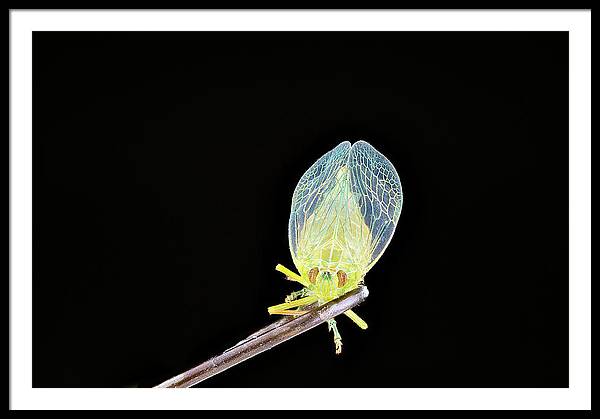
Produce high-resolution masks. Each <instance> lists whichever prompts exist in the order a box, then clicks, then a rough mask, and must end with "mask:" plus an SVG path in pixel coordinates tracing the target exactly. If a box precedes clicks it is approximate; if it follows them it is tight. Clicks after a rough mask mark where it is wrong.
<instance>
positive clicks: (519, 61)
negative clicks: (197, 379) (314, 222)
mask: <svg viewBox="0 0 600 419" xmlns="http://www.w3.org/2000/svg"><path fill="white" fill-rule="evenodd" d="M33 46H34V74H33V82H34V91H33V97H34V127H33V128H34V132H33V133H34V284H33V286H34V289H33V298H34V300H33V302H34V311H33V315H34V324H33V326H34V329H33V331H34V334H33V344H34V347H33V349H34V354H33V366H34V370H33V380H34V386H36V387H132V386H141V387H144V386H152V385H155V384H158V383H159V382H161V381H163V380H164V379H167V378H169V377H170V376H172V375H175V374H177V373H179V372H182V371H183V370H185V369H187V368H189V367H191V366H193V365H195V364H197V363H198V362H200V361H203V360H205V359H207V358H209V357H210V356H212V355H215V354H217V353H219V352H221V351H222V350H223V349H226V348H227V347H229V346H230V345H232V344H234V343H235V342H237V341H239V340H240V339H242V338H244V337H245V336H246V335H247V334H249V333H250V332H252V331H254V330H256V329H258V328H260V327H262V326H264V325H265V324H267V323H268V322H270V321H271V320H272V318H269V316H268V314H267V312H266V307H267V306H269V305H273V304H276V303H279V302H281V301H282V300H283V298H284V297H285V295H287V294H288V293H289V292H291V291H292V290H294V289H296V288H297V287H295V286H294V284H293V283H291V282H287V281H284V280H283V279H282V276H281V275H280V274H279V273H277V272H275V271H274V269H273V268H274V266H275V264H277V263H283V264H285V265H287V266H291V265H292V262H291V257H290V255H289V250H288V242H287V219H288V216H289V207H290V200H291V195H292V192H293V189H294V187H295V185H296V183H297V181H298V180H299V178H300V176H301V175H302V174H303V173H304V171H305V170H306V169H308V167H309V166H310V165H311V164H312V163H313V162H314V161H315V160H316V159H317V158H319V157H320V156H321V155H322V154H324V153H325V152H327V151H328V150H329V149H331V148H333V147H334V146H335V145H336V144H337V143H339V142H340V141H342V140H346V139H348V140H351V141H352V140H358V139H364V140H367V141H369V142H370V143H371V144H372V145H374V146H375V147H376V148H377V149H378V150H379V151H381V152H382V153H383V154H385V155H386V156H387V157H388V158H389V159H390V160H391V161H392V162H393V163H394V165H395V166H396V168H397V170H398V173H399V175H400V178H401V180H402V184H403V189H404V194H405V201H404V207H403V212H402V215H401V217H400V223H399V227H398V229H397V230H396V234H395V236H394V238H393V240H392V241H391V244H390V246H389V247H388V249H387V251H386V253H385V255H384V256H383V257H382V259H381V260H380V261H379V262H378V263H377V265H376V266H375V267H374V268H373V269H372V271H371V272H370V273H369V275H368V276H367V278H366V283H367V285H368V287H369V290H370V296H369V298H368V300H367V302H366V303H364V304H363V305H361V306H360V307H359V308H357V310H356V311H357V312H358V313H359V314H360V315H361V316H362V317H363V318H365V320H366V321H367V322H368V323H369V326H370V327H369V329H368V330H367V331H361V330H359V329H358V328H357V327H356V326H354V325H353V324H352V323H351V322H350V321H349V320H347V319H345V318H340V319H339V321H338V325H339V327H340V332H341V334H342V336H343V338H344V352H343V354H342V355H341V356H336V355H335V354H334V348H333V342H332V338H331V335H330V334H329V333H328V331H327V328H326V326H320V327H318V328H316V329H314V330H312V331H310V332H308V333H306V334H304V335H302V336H300V337H298V338H295V339H293V340H292V341H290V342H286V343H285V344H283V345H280V346H278V347H277V348H275V349H273V350H271V351H269V352H268V353H264V354H261V355H260V356H258V357H256V358H254V359H252V360H250V361H247V362H245V363H243V364H242V365H239V366H237V367H235V368H232V369H230V370H228V371H226V372H225V373H223V374H220V375H219V376H216V377H214V378H212V379H210V380H208V381H206V382H204V383H202V384H200V386H203V387H204V386H219V387H230V386H237V387H246V386H252V387H254V386H256V387H280V386H293V387H313V386H314V387H345V386H349V387H565V386H567V385H568V224H567V223H568V221H567V217H568V119H567V118H568V35H567V33H441V32H440V33H385V32H380V33H72V32H71V33H35V34H34V44H33Z"/></svg>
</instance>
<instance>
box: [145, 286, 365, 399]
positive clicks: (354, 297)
mask: <svg viewBox="0 0 600 419" xmlns="http://www.w3.org/2000/svg"><path fill="white" fill-rule="evenodd" d="M368 295H369V290H368V289H367V287H364V286H361V287H358V288H357V289H355V290H352V291H350V292H349V293H347V294H345V295H343V296H341V297H339V298H337V299H335V300H333V301H330V302H328V303H327V304H324V305H322V306H320V307H314V308H312V309H311V310H310V311H309V312H308V313H306V314H303V315H301V316H298V317H291V316H290V317H284V318H282V319H279V320H278V321H276V322H274V323H272V324H270V325H269V326H267V327H264V328H263V329H261V330H259V331H258V332H256V333H253V334H252V335H250V336H248V337H247V338H246V339H244V340H243V341H241V342H239V343H238V344H237V345H235V346H233V347H231V348H229V349H228V350H226V351H225V352H223V353H222V354H221V355H217V356H215V357H213V358H211V359H209V360H208V361H206V362H204V363H202V364H200V365H198V366H196V367H194V368H192V369H190V370H188V371H186V372H184V373H181V374H179V375H177V376H175V377H173V378H171V379H169V380H167V381H165V382H163V383H161V384H159V385H157V386H156V387H157V388H158V387H163V388H164V387H167V388H185V387H191V386H193V385H195V384H198V383H199V382H201V381H204V380H206V379H207V378H209V377H212V376H213V375H216V374H219V373H221V372H223V371H225V370H226V369H228V368H231V367H233V366H234V365H237V364H239V363H241V362H243V361H245V360H247V359H250V358H252V357H253V356H255V355H258V354H260V353H261V352H264V351H267V350H269V349H271V348H273V347H275V346H277V345H279V344H280V343H283V342H285V341H287V340H289V339H291V338H293V337H295V336H298V335H299V334H301V333H304V332H306V331H308V330H310V329H312V328H313V327H315V326H318V325H319V324H321V323H324V322H326V321H327V320H330V319H333V318H334V317H336V316H339V315H340V314H342V313H344V312H345V311H347V310H350V309H351V308H353V307H355V306H357V305H358V304H360V303H362V302H363V301H365V299H366V298H367V296H368ZM310 307H312V306H309V307H308V308H310Z"/></svg>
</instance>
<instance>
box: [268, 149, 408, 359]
mask: <svg viewBox="0 0 600 419" xmlns="http://www.w3.org/2000/svg"><path fill="white" fill-rule="evenodd" d="M401 209H402V186H401V185H400V178H399V176H398V173H397V172H396V169H395V168H394V166H393V165H392V163H391V162H390V161H389V160H388V159H387V158H386V157H385V156H384V155H383V154H381V153H380V152H378V151H377V150H375V148H373V146H371V145H370V144H368V143H366V142H365V141H358V142H356V143H354V144H351V143H350V142H348V141H345V142H343V143H340V144H339V145H338V146H337V147H335V148H334V149H333V150H331V151H329V152H328V153H326V154H325V155H324V156H322V157H321V158H320V159H319V160H317V161H316V162H315V163H314V164H313V165H312V166H311V167H310V169H308V170H307V171H306V173H304V175H303V176H302V178H300V182H299V183H298V185H297V186H296V189H295V190H294V195H293V197H292V209H291V214H290V220H289V226H288V233H289V245H290V251H291V254H292V259H293V261H294V265H295V266H296V270H297V273H296V272H294V271H292V270H290V269H288V268H286V267H284V266H282V265H277V266H276V268H275V269H276V270H277V271H279V272H281V273H283V274H285V275H286V277H287V278H288V279H290V280H293V281H297V282H299V283H300V284H302V286H303V288H302V289H300V290H299V291H295V292H293V293H292V294H290V295H289V296H288V297H286V299H285V302H284V303H282V304H278V305H275V306H271V307H269V308H268V311H269V313H270V314H278V315H291V316H297V315H301V314H304V313H306V311H303V310H302V307H304V306H307V305H310V304H314V303H317V304H319V305H321V304H324V303H327V302H329V301H331V300H333V299H335V298H338V297H340V296H342V295H344V294H346V293H347V292H349V291H351V290H353V289H355V288H357V287H358V286H360V285H362V284H363V282H364V278H365V275H366V273H367V272H369V270H370V269H371V268H372V267H373V265H375V263H376V262H377V261H378V260H379V258H380V257H381V255H382V254H383V252H384V251H385V249H386V247H387V245H388V243H389V242H390V240H391V238H392V235H393V234H394V230H395V229H396V225H397V223H398V219H399V217H400V211H401ZM344 314H345V315H346V316H348V317H349V318H350V319H351V320H352V321H353V322H354V323H356V324H357V325H358V326H359V327H360V328H361V329H366V328H367V323H366V322H365V321H364V320H363V319H361V318H360V317H359V316H358V315H357V314H356V313H355V312H354V311H352V310H348V311H346V312H344ZM328 328H329V330H330V331H331V332H333V339H334V343H335V352H336V354H339V353H341V351H342V338H341V336H340V333H339V331H338V329H337V325H336V321H335V319H331V320H329V321H328Z"/></svg>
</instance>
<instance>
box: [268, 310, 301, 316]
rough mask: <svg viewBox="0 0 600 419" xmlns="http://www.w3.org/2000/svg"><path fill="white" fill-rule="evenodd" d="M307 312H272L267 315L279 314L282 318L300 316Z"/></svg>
mask: <svg viewBox="0 0 600 419" xmlns="http://www.w3.org/2000/svg"><path fill="white" fill-rule="evenodd" d="M306 313H308V311H305V310H274V311H271V312H270V313H269V314H279V315H282V316H300V315H302V314H306Z"/></svg>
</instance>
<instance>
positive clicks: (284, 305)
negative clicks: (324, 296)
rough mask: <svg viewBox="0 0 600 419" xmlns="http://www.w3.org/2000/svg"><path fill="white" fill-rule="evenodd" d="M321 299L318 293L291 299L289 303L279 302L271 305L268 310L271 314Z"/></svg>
mask: <svg viewBox="0 0 600 419" xmlns="http://www.w3.org/2000/svg"><path fill="white" fill-rule="evenodd" d="M318 299H319V297H317V296H316V295H309V296H308V297H304V298H300V299H299V300H295V301H290V302H288V303H282V304H277V305H275V306H271V307H269V308H268V309H267V310H268V311H269V314H276V313H274V312H275V311H281V310H287V309H290V308H294V307H300V306H306V305H309V304H312V303H314V302H316V301H317V300H318Z"/></svg>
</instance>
